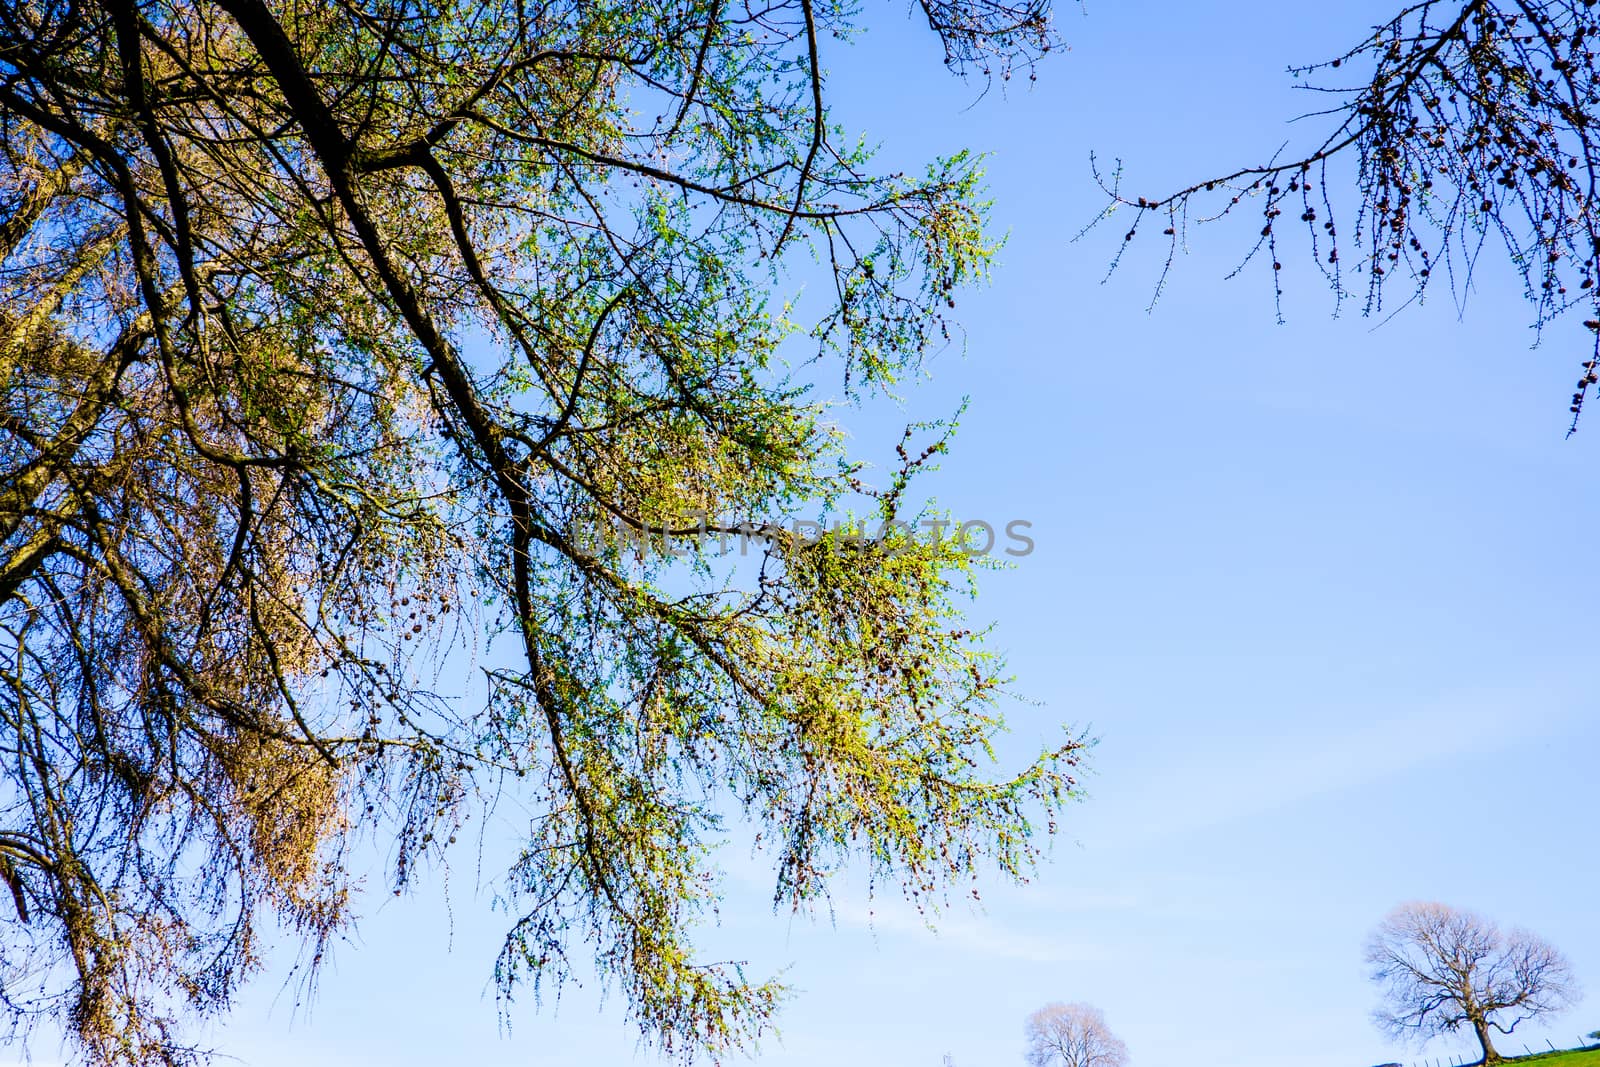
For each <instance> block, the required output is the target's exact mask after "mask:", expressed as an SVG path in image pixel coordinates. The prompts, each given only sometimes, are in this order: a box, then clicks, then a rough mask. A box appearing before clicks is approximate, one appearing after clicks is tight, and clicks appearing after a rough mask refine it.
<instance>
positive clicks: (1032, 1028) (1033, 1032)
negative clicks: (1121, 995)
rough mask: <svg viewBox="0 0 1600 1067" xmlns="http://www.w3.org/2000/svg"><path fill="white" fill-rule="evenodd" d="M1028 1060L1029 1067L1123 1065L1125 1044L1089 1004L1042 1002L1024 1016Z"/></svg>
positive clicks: (1113, 1066) (1125, 1060) (1114, 1066)
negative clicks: (1041, 1005)
mask: <svg viewBox="0 0 1600 1067" xmlns="http://www.w3.org/2000/svg"><path fill="white" fill-rule="evenodd" d="M1027 1032H1028V1052H1027V1059H1028V1063H1029V1064H1031V1065H1032V1067H1123V1065H1124V1064H1126V1063H1127V1062H1128V1046H1127V1045H1124V1044H1123V1043H1122V1041H1121V1040H1120V1039H1118V1037H1117V1036H1116V1035H1115V1034H1113V1033H1112V1032H1111V1028H1110V1027H1109V1026H1108V1025H1106V1017H1105V1014H1104V1013H1103V1012H1101V1010H1100V1009H1099V1008H1096V1007H1094V1006H1093V1005H1090V1004H1061V1003H1053V1004H1046V1005H1045V1006H1044V1007H1042V1008H1040V1009H1039V1010H1038V1011H1036V1012H1034V1013H1033V1014H1032V1015H1030V1016H1028V1027H1027Z"/></svg>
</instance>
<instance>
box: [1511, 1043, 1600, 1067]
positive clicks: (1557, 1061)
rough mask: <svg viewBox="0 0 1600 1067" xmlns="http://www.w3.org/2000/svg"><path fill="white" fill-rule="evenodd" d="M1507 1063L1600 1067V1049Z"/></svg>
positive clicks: (1521, 1057)
mask: <svg viewBox="0 0 1600 1067" xmlns="http://www.w3.org/2000/svg"><path fill="white" fill-rule="evenodd" d="M1506 1062H1507V1063H1526V1064H1528V1065H1529V1067H1600V1048H1589V1049H1581V1050H1579V1051H1577V1052H1546V1053H1543V1054H1542V1055H1536V1056H1517V1057H1516V1058H1514V1059H1510V1060H1507V1061H1506Z"/></svg>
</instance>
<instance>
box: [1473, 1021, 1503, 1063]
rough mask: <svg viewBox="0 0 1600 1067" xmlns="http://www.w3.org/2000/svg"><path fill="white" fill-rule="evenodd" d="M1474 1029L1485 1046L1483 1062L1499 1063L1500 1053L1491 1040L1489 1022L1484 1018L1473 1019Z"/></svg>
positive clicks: (1480, 1043) (1480, 1042)
mask: <svg viewBox="0 0 1600 1067" xmlns="http://www.w3.org/2000/svg"><path fill="white" fill-rule="evenodd" d="M1472 1029H1473V1030H1474V1031H1475V1032H1476V1033H1477V1035H1478V1044H1479V1045H1481V1046H1482V1047H1483V1060H1482V1062H1484V1063H1499V1062H1500V1053H1498V1052H1496V1051H1495V1047H1494V1042H1493V1041H1491V1040H1489V1024H1488V1023H1487V1022H1486V1021H1484V1020H1482V1019H1473V1020H1472Z"/></svg>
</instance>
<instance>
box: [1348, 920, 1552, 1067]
mask: <svg viewBox="0 0 1600 1067" xmlns="http://www.w3.org/2000/svg"><path fill="white" fill-rule="evenodd" d="M1366 958H1367V963H1368V964H1370V965H1371V966H1372V978H1373V981H1375V982H1378V983H1380V984H1381V985H1382V986H1383V990H1384V999H1385V1004H1384V1006H1383V1007H1382V1008H1380V1009H1379V1010H1378V1011H1377V1012H1375V1013H1374V1018H1375V1019H1376V1021H1377V1023H1378V1025H1379V1026H1380V1027H1382V1028H1383V1029H1384V1030H1385V1031H1386V1032H1388V1033H1390V1034H1392V1035H1394V1036H1397V1037H1414V1038H1419V1039H1422V1040H1426V1039H1427V1038H1430V1037H1434V1036H1437V1035H1440V1034H1449V1033H1455V1032H1457V1031H1459V1030H1460V1029H1461V1028H1462V1027H1471V1028H1472V1032H1473V1034H1474V1036H1476V1037H1477V1039H1478V1044H1479V1046H1480V1047H1481V1049H1482V1052H1483V1062H1484V1063H1498V1062H1500V1059H1501V1056H1500V1054H1499V1053H1498V1052H1497V1051H1495V1047H1494V1042H1493V1040H1492V1039H1491V1037H1490V1031H1491V1030H1497V1031H1499V1032H1500V1033H1502V1034H1510V1033H1511V1032H1512V1031H1513V1030H1515V1029H1516V1028H1517V1026H1518V1025H1519V1024H1521V1023H1522V1022H1524V1021H1526V1020H1528V1019H1532V1018H1534V1017H1536V1016H1539V1015H1546V1014H1549V1013H1551V1012H1556V1011H1560V1010H1562V1009H1564V1008H1566V1007H1568V1006H1570V1005H1571V1004H1573V1003H1575V1002H1576V1001H1577V999H1578V996H1579V992H1578V985H1577V982H1576V980H1575V979H1574V978H1573V975H1572V969H1571V967H1570V966H1569V965H1568V963H1567V961H1566V958H1565V957H1564V956H1562V955H1561V953H1560V952H1558V951H1556V949H1555V948H1554V947H1553V946H1552V945H1550V944H1549V943H1548V942H1546V941H1545V940H1543V939H1542V938H1539V937H1536V936H1534V935H1533V934H1530V933H1528V932H1527V931H1524V930H1511V931H1509V932H1502V931H1501V929H1500V928H1499V927H1498V926H1497V925H1496V924H1495V923H1493V922H1491V921H1490V920H1488V919H1485V918H1483V917H1482V916H1480V915H1475V914H1473V913H1472V912H1470V911H1460V910H1458V909H1456V908H1452V907H1449V906H1447V905H1444V904H1434V903H1412V904H1402V905H1401V906H1400V907H1398V908H1396V909H1395V910H1394V911H1392V912H1390V913H1389V916H1388V918H1386V919H1384V921H1383V924H1382V925H1381V926H1379V927H1378V929H1377V930H1376V931H1374V932H1373V935H1372V939H1371V940H1370V941H1369V942H1368V943H1367V956H1366Z"/></svg>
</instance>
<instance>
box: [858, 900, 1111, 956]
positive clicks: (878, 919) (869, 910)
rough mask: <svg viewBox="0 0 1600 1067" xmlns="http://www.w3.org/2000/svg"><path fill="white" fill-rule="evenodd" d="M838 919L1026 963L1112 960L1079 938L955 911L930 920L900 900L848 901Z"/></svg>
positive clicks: (888, 933) (885, 933)
mask: <svg viewBox="0 0 1600 1067" xmlns="http://www.w3.org/2000/svg"><path fill="white" fill-rule="evenodd" d="M834 918H835V921H836V922H838V923H839V924H840V925H842V926H852V927H857V928H861V929H866V930H870V931H871V932H872V933H874V934H876V935H879V936H887V937H908V936H915V937H921V938H926V939H930V941H931V940H932V939H937V941H936V943H937V944H939V945H941V946H942V947H944V948H949V949H955V950H957V951H958V952H962V953H969V954H972V955H977V956H985V957H989V958H994V959H1008V960H1019V961H1023V962H1027V963H1089V962H1093V961H1096V960H1103V959H1106V958H1108V950H1107V949H1105V948H1104V947H1102V946H1099V945H1096V944H1093V943H1090V942H1086V941H1084V940H1082V939H1081V938H1074V939H1069V938H1064V937H1059V936H1051V935H1049V934H1041V933H1040V932H1039V930H1037V929H1027V930H1023V929H1018V928H1016V927H1013V926H1011V925H1008V924H1005V923H1002V922H999V921H997V920H996V919H994V918H992V917H990V916H988V915H982V914H971V913H968V914H958V913H955V912H954V911H950V912H946V913H945V914H943V915H939V916H935V917H933V918H932V929H931V930H930V928H929V926H930V923H929V920H928V919H927V918H925V917H924V916H922V915H919V914H918V913H917V911H916V909H915V908H913V907H912V906H910V905H909V904H906V903H904V902H902V901H899V900H893V901H880V902H876V903H874V904H872V905H870V906H869V905H866V904H862V903H859V902H854V901H851V902H845V903H842V904H840V905H837V906H836V907H835V908H834Z"/></svg>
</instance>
